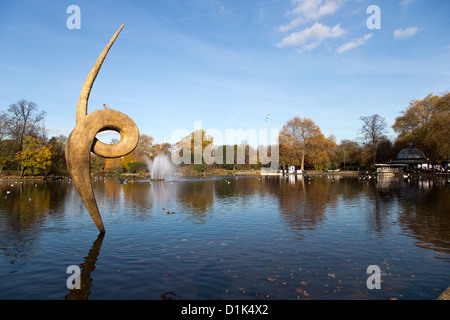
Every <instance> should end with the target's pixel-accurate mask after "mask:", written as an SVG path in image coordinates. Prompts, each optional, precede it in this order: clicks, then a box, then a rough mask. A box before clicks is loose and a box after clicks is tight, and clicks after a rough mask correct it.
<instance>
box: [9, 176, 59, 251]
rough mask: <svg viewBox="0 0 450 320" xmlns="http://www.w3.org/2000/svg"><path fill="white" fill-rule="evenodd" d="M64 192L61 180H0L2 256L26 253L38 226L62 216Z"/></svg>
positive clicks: (38, 231) (37, 230)
mask: <svg viewBox="0 0 450 320" xmlns="http://www.w3.org/2000/svg"><path fill="white" fill-rule="evenodd" d="M66 193H67V188H66V186H65V185H64V182H54V183H53V182H52V183H51V182H44V181H24V182H18V183H15V182H5V183H0V195H1V197H0V233H1V234H2V237H0V248H1V250H4V251H5V255H6V256H11V257H19V256H23V255H26V254H27V253H28V251H29V250H30V248H33V247H34V245H33V244H34V243H35V242H36V241H37V239H38V238H39V234H40V227H41V226H44V225H46V224H48V223H49V220H54V219H61V218H62V212H64V210H63V208H64V202H65V197H66ZM29 230H31V231H32V232H27V231H29Z"/></svg>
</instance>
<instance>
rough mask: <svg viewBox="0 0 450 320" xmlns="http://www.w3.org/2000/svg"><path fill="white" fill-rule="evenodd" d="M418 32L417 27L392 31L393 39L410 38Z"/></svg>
mask: <svg viewBox="0 0 450 320" xmlns="http://www.w3.org/2000/svg"><path fill="white" fill-rule="evenodd" d="M417 31H419V28H417V27H410V28H406V29H397V30H395V31H394V39H396V40H399V39H407V38H409V37H412V36H413V35H415V34H416V33H417Z"/></svg>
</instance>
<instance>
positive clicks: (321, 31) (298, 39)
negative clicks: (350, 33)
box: [277, 22, 345, 51]
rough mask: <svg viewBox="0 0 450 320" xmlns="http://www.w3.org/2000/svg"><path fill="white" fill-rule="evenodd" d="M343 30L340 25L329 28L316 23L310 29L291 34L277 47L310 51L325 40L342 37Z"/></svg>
mask: <svg viewBox="0 0 450 320" xmlns="http://www.w3.org/2000/svg"><path fill="white" fill-rule="evenodd" d="M344 33H345V30H344V29H342V28H341V26H340V24H338V25H335V26H334V27H333V28H330V27H329V26H327V25H323V24H321V23H319V22H316V23H315V24H314V25H313V26H312V27H310V28H306V29H304V30H302V31H299V32H293V33H291V34H290V35H289V36H287V37H285V38H284V39H283V40H281V41H280V42H279V43H277V47H280V48H281V47H298V46H299V47H300V51H311V50H312V49H314V48H316V47H317V46H318V45H319V44H321V43H322V41H324V40H325V39H327V38H337V37H340V36H342V35H343V34H344Z"/></svg>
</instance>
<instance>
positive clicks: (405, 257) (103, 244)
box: [0, 176, 450, 300]
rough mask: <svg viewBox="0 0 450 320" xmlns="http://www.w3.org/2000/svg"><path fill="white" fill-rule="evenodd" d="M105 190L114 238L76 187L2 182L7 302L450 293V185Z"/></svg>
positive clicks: (226, 183) (137, 185)
mask: <svg viewBox="0 0 450 320" xmlns="http://www.w3.org/2000/svg"><path fill="white" fill-rule="evenodd" d="M94 188H95V194H96V197H97V202H98V205H99V209H100V212H101V214H102V218H103V222H104V225H105V228H106V234H105V235H104V236H99V233H98V230H97V228H96V226H95V225H94V223H93V222H92V220H91V218H90V216H89V214H88V212H87V210H86V209H85V207H84V205H83V204H82V202H81V199H80V197H79V195H78V193H77V191H76V190H75V188H74V186H73V184H71V183H70V182H69V181H67V180H66V181H54V182H44V181H28V182H25V181H24V182H20V181H17V182H15V181H9V182H1V183H0V192H1V197H0V299H58V300H61V299H92V300H94V299H152V300H159V299H182V300H184V299H252V300H253V299H256V300H263V299H270V300H272V299H273V300H278V299H293V300H296V299H302V300H303V299H399V300H400V299H436V298H437V297H438V296H439V295H440V294H441V293H442V292H443V291H444V290H445V289H446V288H447V287H448V286H450V213H449V208H450V185H449V184H448V178H437V177H434V178H429V179H419V178H415V179H410V180H404V179H396V178H392V179H387V178H386V179H380V178H379V179H378V180H373V179H371V180H370V181H369V180H362V179H359V178H358V177H339V176H334V177H333V176H312V177H302V176H299V177H296V176H290V177H289V178H282V177H277V176H261V177H221V178H209V179H186V181H174V182H152V183H149V181H136V182H134V183H133V184H126V185H122V184H120V183H118V181H117V180H115V179H106V180H103V179H102V180H96V181H95V182H94ZM163 208H165V209H167V210H171V211H174V212H175V213H174V214H171V215H168V214H166V212H165V210H163ZM71 265H75V266H78V267H79V268H80V270H81V289H80V290H72V291H71V290H69V289H68V288H67V285H66V281H67V279H68V278H69V277H70V276H71V273H67V268H68V267H69V266H71ZM373 265H375V266H378V267H379V268H380V280H381V282H380V289H376V288H375V289H369V288H368V286H367V280H368V278H369V276H370V274H367V268H368V267H369V266H373Z"/></svg>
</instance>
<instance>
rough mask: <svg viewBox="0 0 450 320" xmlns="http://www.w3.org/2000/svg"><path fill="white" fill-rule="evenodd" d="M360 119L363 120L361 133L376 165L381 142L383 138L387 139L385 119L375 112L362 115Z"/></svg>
mask: <svg viewBox="0 0 450 320" xmlns="http://www.w3.org/2000/svg"><path fill="white" fill-rule="evenodd" d="M359 119H360V120H361V121H362V122H363V126H362V128H361V134H362V138H363V143H364V146H365V147H366V148H368V149H369V151H370V152H371V154H372V156H373V164H374V165H375V163H376V157H377V151H378V147H379V143H380V142H381V141H382V140H383V139H386V136H385V135H384V133H385V132H386V122H385V119H384V118H383V117H382V116H380V115H378V114H373V115H371V116H368V117H364V116H362V117H360V118H359Z"/></svg>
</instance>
